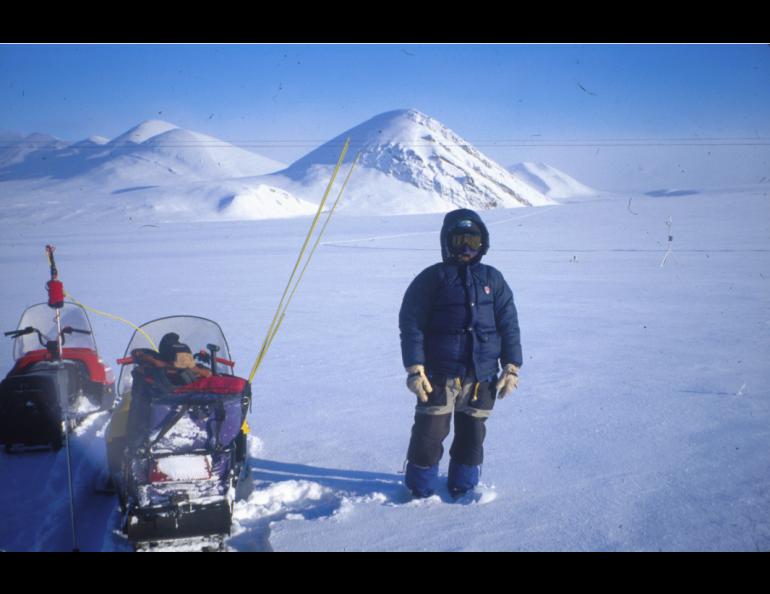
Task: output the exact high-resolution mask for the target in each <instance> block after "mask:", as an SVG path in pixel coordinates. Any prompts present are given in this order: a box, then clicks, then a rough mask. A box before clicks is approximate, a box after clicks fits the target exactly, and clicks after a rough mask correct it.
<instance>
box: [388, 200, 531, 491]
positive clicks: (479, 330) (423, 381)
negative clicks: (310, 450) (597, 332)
mask: <svg viewBox="0 0 770 594" xmlns="http://www.w3.org/2000/svg"><path fill="white" fill-rule="evenodd" d="M440 237H441V255H442V258H443V262H439V263H437V264H434V265H433V266H430V267H428V268H426V269H425V270H423V271H422V272H421V273H420V274H418V275H417V276H416V277H415V279H414V280H413V281H412V283H411V284H410V285H409V287H408V288H407V290H406V293H405V294H404V299H403V302H402V304H401V310H400V312H399V329H400V331H401V334H400V336H401V354H402V359H403V364H404V367H405V368H406V372H407V374H408V376H407V380H406V384H407V387H408V388H409V390H410V391H411V392H413V393H414V394H415V395H416V396H417V399H418V401H417V406H416V409H415V415H414V425H413V426H412V436H411V440H410V442H409V450H408V453H407V466H406V477H405V483H406V486H407V487H408V488H409V489H410V490H411V491H412V494H413V495H414V496H415V497H420V498H422V497H429V496H431V495H432V494H433V493H434V492H435V485H434V484H435V482H436V478H437V477H438V464H439V461H440V460H441V457H442V455H443V453H444V447H443V442H444V440H445V439H446V437H447V435H449V430H450V425H451V421H452V416H453V414H454V430H455V435H454V440H453V442H452V445H451V448H450V450H449V456H450V462H449V477H448V486H449V491H450V493H451V494H452V496H453V497H455V498H457V497H461V496H462V495H464V494H465V493H466V492H467V491H469V490H472V489H473V488H474V487H475V486H476V485H477V484H478V481H479V471H480V466H481V464H482V462H483V459H484V448H483V443H484V437H485V435H486V426H485V423H486V420H487V419H488V418H489V416H490V414H491V412H492V408H493V406H494V404H495V401H496V399H498V398H500V399H502V398H503V397H504V396H506V395H508V394H510V393H511V392H512V391H513V390H515V389H516V388H517V386H518V374H519V368H520V367H521V365H522V353H521V343H520V334H519V322H518V315H517V312H516V306H515V304H514V301H513V293H512V292H511V289H510V287H509V286H508V284H507V283H506V282H505V279H504V278H503V275H502V274H501V273H500V272H499V271H498V270H496V269H495V268H493V267H491V266H488V265H486V264H481V258H482V256H484V255H485V254H486V253H487V251H488V250H489V231H488V230H487V227H486V225H484V223H483V221H482V220H481V217H479V215H478V214H476V213H475V212H474V211H472V210H468V209H459V210H455V211H452V212H450V213H448V214H447V215H446V216H445V217H444V224H443V226H442V228H441V236H440ZM500 366H502V374H499V372H500ZM498 374H499V376H498Z"/></svg>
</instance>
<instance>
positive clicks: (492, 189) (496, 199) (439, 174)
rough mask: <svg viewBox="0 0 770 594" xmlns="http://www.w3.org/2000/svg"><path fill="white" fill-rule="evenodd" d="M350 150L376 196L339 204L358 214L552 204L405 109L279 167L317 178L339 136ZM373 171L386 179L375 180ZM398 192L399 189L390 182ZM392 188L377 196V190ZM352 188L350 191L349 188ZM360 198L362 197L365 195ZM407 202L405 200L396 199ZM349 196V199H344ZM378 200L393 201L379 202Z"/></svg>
mask: <svg viewBox="0 0 770 594" xmlns="http://www.w3.org/2000/svg"><path fill="white" fill-rule="evenodd" d="M348 137H349V138H350V139H351V154H355V153H357V152H359V151H360V152H361V159H360V164H359V167H360V169H361V170H363V171H362V172H361V173H358V174H356V177H358V178H359V179H366V180H368V182H369V185H370V187H371V184H372V182H374V184H375V185H378V186H379V187H380V189H381V190H380V192H379V195H377V194H372V193H371V192H368V193H366V192H358V197H357V203H352V202H351V203H350V204H348V205H346V207H345V208H346V209H352V210H359V211H365V212H379V213H382V212H435V211H437V210H438V211H442V210H443V211H446V210H451V209H452V208H458V207H465V208H475V209H480V210H486V209H489V208H496V207H504V208H505V207H508V208H509V207H516V206H536V205H544V204H552V201H551V200H550V199H549V198H548V197H546V196H544V195H543V194H542V193H540V192H539V191H537V190H536V189H534V188H532V187H531V186H529V185H527V184H526V183H524V182H522V181H521V180H519V179H517V178H515V177H514V176H512V175H511V174H510V173H509V172H508V171H506V170H505V169H504V168H503V167H502V166H500V165H498V164H497V163H495V162H494V161H492V160H491V159H489V158H488V157H486V156H485V155H483V154H482V153H481V152H480V151H479V150H478V149H476V148H475V147H473V146H472V145H471V144H470V143H469V142H467V141H465V140H463V139H462V138H461V137H460V136H458V135H457V134H455V133H454V132H453V131H452V130H450V129H449V128H448V127H446V126H445V125H443V124H442V123H441V122H439V121H438V120H436V119H434V118H432V117H430V116H428V115H426V114H424V113H423V112H421V111H419V110H417V109H414V108H410V109H398V110H394V111H388V112H385V113H382V114H379V115H377V116H374V117H373V118H371V119H369V120H367V121H365V122H364V123H362V124H360V125H358V126H356V127H354V128H352V129H350V130H348V131H347V132H345V133H343V134H340V135H339V136H337V137H336V138H334V139H332V140H331V141H329V142H327V143H326V144H324V145H322V146H321V147H319V148H318V149H316V150H314V151H312V152H311V153H309V154H308V155H306V156H305V157H303V158H301V159H300V160H298V161H296V162H295V163H293V164H292V165H291V167H289V168H288V169H287V170H286V171H285V172H282V173H283V174H284V175H286V176H287V177H289V178H291V179H293V180H295V181H304V180H307V179H312V178H316V177H318V176H319V174H320V170H319V168H320V169H323V168H325V167H328V166H331V165H333V164H334V163H336V161H337V159H338V157H339V153H340V150H341V148H342V145H343V143H344V141H345V139H346V138H348ZM375 173H379V174H380V177H382V176H384V177H385V178H386V179H382V180H380V182H381V183H380V182H376V181H375V180H374V178H375V177H376V175H375ZM393 181H396V182H401V183H400V184H399V185H400V187H401V188H402V189H403V190H404V191H400V192H399V191H398V190H397V189H396V187H395V186H393V184H392V182H393ZM384 186H390V187H391V188H393V190H391V191H389V192H387V193H388V196H387V197H386V198H383V195H382V194H383V192H384V190H382V188H384ZM409 188H411V189H417V190H418V191H420V192H421V193H422V194H430V196H429V197H426V198H424V199H423V201H422V204H420V203H418V202H417V201H418V200H419V199H418V198H417V197H416V196H409V197H408V198H403V199H401V202H400V203H399V198H398V194H399V193H400V194H403V195H406V194H409V193H410V192H407V191H406V190H407V189H409ZM353 191H354V190H353V189H351V193H353ZM364 196H367V197H368V199H367V200H365V199H364ZM404 200H405V201H407V202H408V204H405V203H404V202H403V201H404ZM351 201H352V199H351ZM384 202H388V203H392V204H388V205H386V204H384Z"/></svg>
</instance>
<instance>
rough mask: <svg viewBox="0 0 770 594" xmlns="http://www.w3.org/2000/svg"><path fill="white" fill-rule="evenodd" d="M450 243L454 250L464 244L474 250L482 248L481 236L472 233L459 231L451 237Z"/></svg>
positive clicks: (459, 248)
mask: <svg viewBox="0 0 770 594" xmlns="http://www.w3.org/2000/svg"><path fill="white" fill-rule="evenodd" d="M449 245H450V247H451V248H452V249H453V250H457V251H459V250H461V249H462V248H463V246H466V245H467V246H468V247H469V248H471V249H472V250H474V251H478V250H479V249H480V248H481V236H480V235H473V234H471V233H458V234H455V235H452V236H451V237H450V238H449Z"/></svg>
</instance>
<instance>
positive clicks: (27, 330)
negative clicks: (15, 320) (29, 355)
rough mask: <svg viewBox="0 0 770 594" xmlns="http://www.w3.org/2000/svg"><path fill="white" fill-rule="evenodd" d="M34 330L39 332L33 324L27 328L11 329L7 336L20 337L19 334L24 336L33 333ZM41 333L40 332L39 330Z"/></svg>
mask: <svg viewBox="0 0 770 594" xmlns="http://www.w3.org/2000/svg"><path fill="white" fill-rule="evenodd" d="M33 332H38V331H37V330H35V329H34V328H33V327H32V326H27V327H26V328H20V329H18V330H9V331H8V332H6V333H5V335H6V336H10V337H11V338H18V337H19V336H24V335H26V334H32V333H33ZM38 334H40V332H38Z"/></svg>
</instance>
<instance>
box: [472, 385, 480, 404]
mask: <svg viewBox="0 0 770 594" xmlns="http://www.w3.org/2000/svg"><path fill="white" fill-rule="evenodd" d="M480 385H481V384H480V383H479V382H476V387H475V388H474V389H473V398H471V402H476V401H477V400H478V399H479V386H480Z"/></svg>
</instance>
